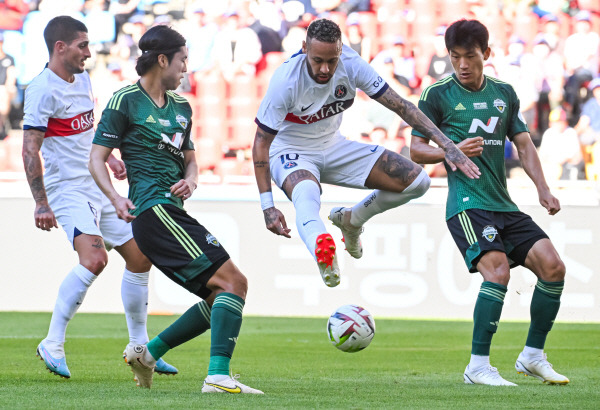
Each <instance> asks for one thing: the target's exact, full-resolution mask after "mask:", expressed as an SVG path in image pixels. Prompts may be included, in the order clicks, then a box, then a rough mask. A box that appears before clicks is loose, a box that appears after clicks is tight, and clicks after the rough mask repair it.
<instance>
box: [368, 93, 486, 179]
mask: <svg viewBox="0 0 600 410" xmlns="http://www.w3.org/2000/svg"><path fill="white" fill-rule="evenodd" d="M377 102H378V103H380V104H381V105H383V106H384V107H386V108H388V109H390V110H391V111H394V112H395V113H396V114H398V115H399V116H400V117H402V119H403V120H404V121H406V123H408V125H410V126H411V127H413V128H414V129H415V130H417V131H419V132H421V133H422V134H423V135H426V136H427V137H429V138H430V139H431V140H432V141H433V142H435V143H436V144H437V145H438V146H439V147H440V148H441V149H442V150H444V158H445V160H446V162H447V163H448V165H449V166H450V168H451V169H452V170H453V171H456V169H457V168H458V169H460V170H461V171H462V172H463V173H464V174H465V175H466V176H468V177H469V178H471V179H473V178H479V175H481V172H479V168H478V167H477V165H475V164H474V163H473V161H471V160H470V159H469V158H467V156H466V155H465V154H464V153H463V152H462V151H461V150H460V149H459V148H458V147H457V146H456V145H455V144H454V142H452V140H450V139H449V138H448V137H446V136H445V135H444V134H443V133H442V132H441V131H440V130H439V129H438V128H437V127H436V126H435V125H434V124H433V122H431V120H430V119H429V118H428V117H427V116H426V115H425V114H423V112H422V111H421V110H419V109H418V108H417V107H416V106H415V105H414V104H413V103H411V102H410V101H407V100H405V99H404V98H402V97H400V96H399V95H398V94H396V92H395V91H394V90H393V89H392V88H391V87H389V88H388V89H387V90H386V91H385V92H384V93H383V95H382V96H381V97H379V98H377Z"/></svg>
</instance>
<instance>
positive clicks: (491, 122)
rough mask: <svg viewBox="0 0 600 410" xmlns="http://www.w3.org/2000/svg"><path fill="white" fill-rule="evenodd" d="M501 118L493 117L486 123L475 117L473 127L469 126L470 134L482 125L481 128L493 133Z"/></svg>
mask: <svg viewBox="0 0 600 410" xmlns="http://www.w3.org/2000/svg"><path fill="white" fill-rule="evenodd" d="M499 119H500V118H499V117H491V118H490V119H489V120H488V123H487V125H486V124H484V123H483V121H481V120H480V119H478V118H473V122H471V128H469V134H474V133H476V132H477V128H479V127H481V129H483V130H484V131H485V132H487V133H488V134H493V133H494V130H495V129H496V125H497V124H498V120H499Z"/></svg>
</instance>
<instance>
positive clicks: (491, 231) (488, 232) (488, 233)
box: [481, 225, 498, 242]
mask: <svg viewBox="0 0 600 410" xmlns="http://www.w3.org/2000/svg"><path fill="white" fill-rule="evenodd" d="M496 235H498V231H497V230H496V228H494V227H493V226H492V225H488V226H486V227H485V228H483V232H481V236H483V237H484V238H485V239H487V240H488V242H494V239H496Z"/></svg>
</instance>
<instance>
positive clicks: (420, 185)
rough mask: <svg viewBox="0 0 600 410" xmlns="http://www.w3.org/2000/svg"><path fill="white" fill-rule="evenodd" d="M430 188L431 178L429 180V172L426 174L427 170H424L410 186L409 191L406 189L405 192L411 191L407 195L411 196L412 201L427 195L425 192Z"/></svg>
mask: <svg viewBox="0 0 600 410" xmlns="http://www.w3.org/2000/svg"><path fill="white" fill-rule="evenodd" d="M430 186H431V178H429V175H427V172H425V170H424V169H422V170H421V173H420V174H419V175H417V177H416V178H415V180H414V181H413V182H412V183H411V184H410V185H409V187H408V188H407V189H405V191H408V190H409V189H410V192H407V194H409V195H411V196H412V199H414V198H419V197H421V196H423V195H425V192H427V191H428V190H429V187H430Z"/></svg>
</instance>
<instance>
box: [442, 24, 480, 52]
mask: <svg viewBox="0 0 600 410" xmlns="http://www.w3.org/2000/svg"><path fill="white" fill-rule="evenodd" d="M489 39H490V33H489V32H488V29H487V28H486V27H485V26H484V25H483V24H481V22H480V21H478V20H465V19H461V20H458V21H455V22H454V23H452V24H451V25H450V27H448V29H446V34H445V35H444V40H445V42H446V48H447V49H448V51H450V50H451V49H453V48H454V47H463V48H465V49H467V50H471V49H474V48H479V49H481V51H482V52H485V50H487V49H488V47H489V45H488V42H489Z"/></svg>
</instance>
